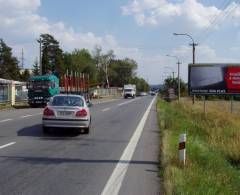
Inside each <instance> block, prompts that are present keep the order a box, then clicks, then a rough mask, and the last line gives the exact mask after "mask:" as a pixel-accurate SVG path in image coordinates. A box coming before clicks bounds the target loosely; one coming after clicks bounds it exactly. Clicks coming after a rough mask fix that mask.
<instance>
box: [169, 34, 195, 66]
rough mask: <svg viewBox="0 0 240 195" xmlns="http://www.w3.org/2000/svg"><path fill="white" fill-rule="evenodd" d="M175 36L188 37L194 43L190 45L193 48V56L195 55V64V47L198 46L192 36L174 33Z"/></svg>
mask: <svg viewBox="0 0 240 195" xmlns="http://www.w3.org/2000/svg"><path fill="white" fill-rule="evenodd" d="M173 35H176V36H178V35H182V36H187V37H189V38H190V39H191V40H192V43H191V44H190V46H192V48H193V50H192V55H193V64H195V46H197V45H198V44H197V43H195V42H194V39H193V38H192V36H191V35H189V34H187V33H173Z"/></svg>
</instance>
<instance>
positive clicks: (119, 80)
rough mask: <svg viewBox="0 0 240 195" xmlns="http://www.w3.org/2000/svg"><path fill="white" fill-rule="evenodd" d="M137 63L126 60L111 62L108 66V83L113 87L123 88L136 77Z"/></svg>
mask: <svg viewBox="0 0 240 195" xmlns="http://www.w3.org/2000/svg"><path fill="white" fill-rule="evenodd" d="M136 69H137V63H136V62H135V61H134V60H131V59H129V58H126V59H124V60H119V59H118V60H113V61H112V63H111V64H110V70H109V71H110V82H111V84H112V85H114V86H123V85H124V84H127V83H131V82H132V80H133V78H134V77H135V76H136Z"/></svg>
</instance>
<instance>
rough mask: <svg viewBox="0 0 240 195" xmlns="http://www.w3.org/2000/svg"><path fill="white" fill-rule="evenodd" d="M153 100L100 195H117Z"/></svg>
mask: <svg viewBox="0 0 240 195" xmlns="http://www.w3.org/2000/svg"><path fill="white" fill-rule="evenodd" d="M155 100H156V97H154V98H153V100H152V101H151V103H150V105H149V106H148V108H147V110H146V112H145V113H144V115H143V117H142V118H141V120H140V122H139V123H138V126H137V128H136V130H135V132H134V134H133V135H132V137H131V139H130V141H129V143H128V145H127V147H126V148H125V149H124V152H123V154H122V156H121V158H120V159H119V162H118V164H117V165H116V167H115V168H114V170H113V172H112V174H111V176H110V178H109V179H108V181H107V183H106V185H105V186H104V189H103V191H102V192H101V195H117V194H118V193H119V191H120V188H121V185H122V182H123V180H124V177H125V175H126V173H127V169H128V166H129V164H130V161H131V159H132V156H133V154H134V151H135V149H136V147H137V144H138V141H139V139H140V137H141V135H142V132H143V129H144V126H145V123H146V121H147V118H148V115H149V113H150V110H151V108H152V106H153V103H154V102H155ZM122 161H125V162H128V163H121V162H122Z"/></svg>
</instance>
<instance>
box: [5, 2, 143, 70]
mask: <svg viewBox="0 0 240 195" xmlns="http://www.w3.org/2000/svg"><path fill="white" fill-rule="evenodd" d="M0 4H1V7H0V25H1V28H0V34H1V37H0V38H4V40H5V39H6V41H7V44H10V46H11V47H12V48H13V52H14V54H15V55H16V56H17V57H18V58H20V56H21V51H22V48H23V49H24V53H25V56H26V57H25V59H26V60H25V62H26V64H27V66H30V65H31V64H33V61H34V60H35V58H36V57H37V56H38V55H39V51H38V49H39V48H38V47H39V45H38V43H37V42H36V39H37V38H38V37H39V35H40V34H41V33H49V34H52V35H53V36H54V37H55V38H56V39H57V40H58V41H59V42H60V45H61V47H62V48H63V49H64V50H65V51H71V50H73V49H75V48H87V49H89V50H92V49H93V48H94V47H95V45H101V46H104V47H103V50H104V51H106V50H110V49H113V50H114V51H115V54H116V55H117V56H120V57H125V56H129V53H130V54H133V56H140V55H141V54H140V52H139V51H138V50H137V49H136V48H125V47H122V46H120V45H119V43H118V42H117V40H116V39H115V37H114V36H112V35H110V34H106V35H105V36H97V35H95V34H94V33H93V32H84V33H82V32H76V31H75V30H74V29H73V28H72V27H69V26H66V24H64V23H63V22H61V21H59V22H51V21H49V20H48V18H46V17H42V16H40V15H39V14H38V13H37V9H38V8H39V7H40V6H41V0H8V1H5V0H0ZM9 42H10V43H9ZM129 57H131V56H129Z"/></svg>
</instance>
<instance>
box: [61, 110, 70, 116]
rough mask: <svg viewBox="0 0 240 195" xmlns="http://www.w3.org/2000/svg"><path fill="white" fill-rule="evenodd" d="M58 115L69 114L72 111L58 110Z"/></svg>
mask: <svg viewBox="0 0 240 195" xmlns="http://www.w3.org/2000/svg"><path fill="white" fill-rule="evenodd" d="M58 115H59V116H71V115H72V112H71V111H58Z"/></svg>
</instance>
